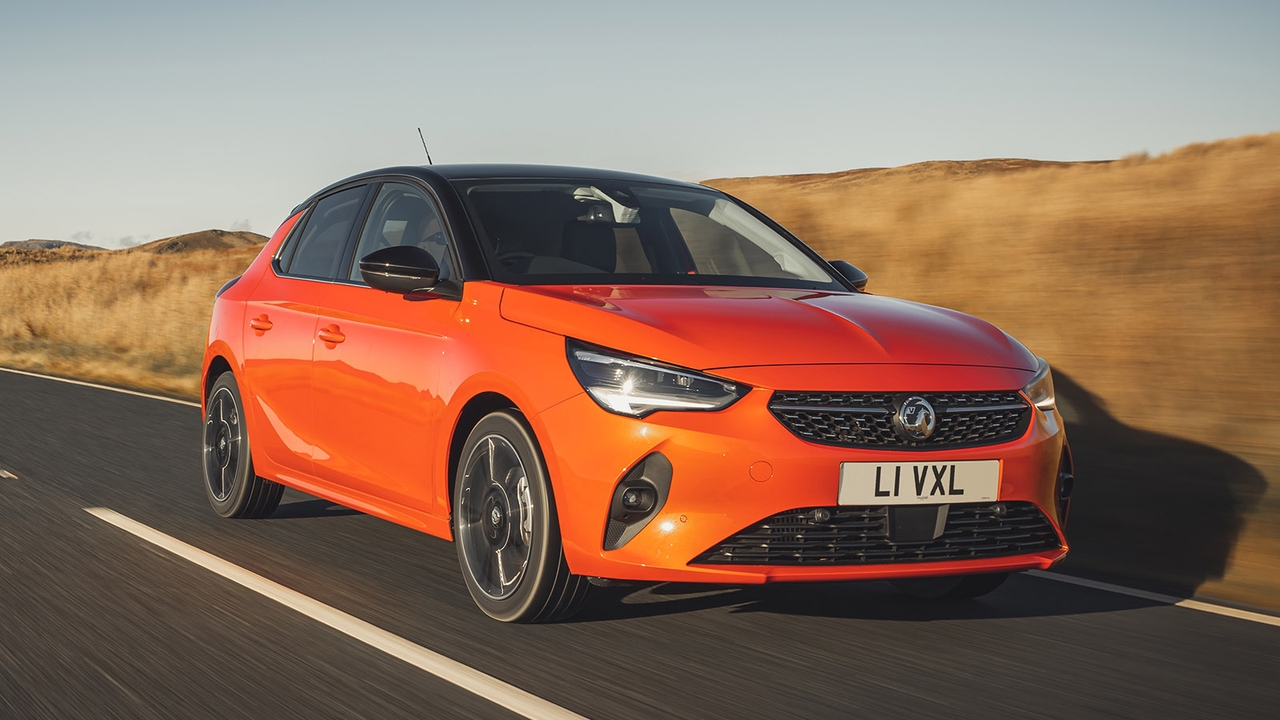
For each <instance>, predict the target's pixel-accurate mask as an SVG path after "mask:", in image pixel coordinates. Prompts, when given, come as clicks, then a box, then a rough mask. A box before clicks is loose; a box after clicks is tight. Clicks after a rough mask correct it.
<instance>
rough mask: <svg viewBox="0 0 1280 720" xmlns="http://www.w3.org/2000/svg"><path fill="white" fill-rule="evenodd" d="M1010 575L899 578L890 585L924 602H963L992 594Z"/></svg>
mask: <svg viewBox="0 0 1280 720" xmlns="http://www.w3.org/2000/svg"><path fill="white" fill-rule="evenodd" d="M1009 575H1010V573H992V574H989V575H952V576H949V577H922V578H900V579H898V580H891V581H890V583H892V584H893V587H894V588H895V589H897V591H898V592H900V593H904V594H907V595H911V596H912V597H918V598H923V599H925V600H965V599H969V598H976V597H981V596H983V595H986V594H987V593H989V592H992V591H993V590H995V589H996V588H998V587H1000V586H1001V585H1003V584H1004V581H1005V580H1008V579H1009Z"/></svg>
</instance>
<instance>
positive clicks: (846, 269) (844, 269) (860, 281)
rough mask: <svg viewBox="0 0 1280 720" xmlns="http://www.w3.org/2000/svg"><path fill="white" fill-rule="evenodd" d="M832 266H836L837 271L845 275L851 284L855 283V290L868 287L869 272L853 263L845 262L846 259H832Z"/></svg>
mask: <svg viewBox="0 0 1280 720" xmlns="http://www.w3.org/2000/svg"><path fill="white" fill-rule="evenodd" d="M831 267H833V268H835V269H836V272H838V273H840V274H841V275H843V276H844V279H845V280H848V281H849V284H850V285H853V287H854V289H855V290H866V289H867V274H866V273H864V272H862V271H861V270H859V269H858V268H856V267H854V266H853V264H852V263H848V262H845V261H844V260H832V261H831Z"/></svg>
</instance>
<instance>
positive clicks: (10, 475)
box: [0, 470, 18, 480]
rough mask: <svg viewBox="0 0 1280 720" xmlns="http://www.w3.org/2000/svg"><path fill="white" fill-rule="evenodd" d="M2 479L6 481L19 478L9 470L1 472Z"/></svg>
mask: <svg viewBox="0 0 1280 720" xmlns="http://www.w3.org/2000/svg"><path fill="white" fill-rule="evenodd" d="M0 479H4V480H17V479H18V476H17V475H14V474H13V473H11V472H9V471H8V470H0Z"/></svg>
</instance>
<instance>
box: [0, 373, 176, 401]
mask: <svg viewBox="0 0 1280 720" xmlns="http://www.w3.org/2000/svg"><path fill="white" fill-rule="evenodd" d="M0 372H7V373H13V374H14V375H26V376H27V377H33V378H42V379H44V380H56V381H57V382H62V383H67V384H68V385H80V386H82V387H91V388H97V389H99V390H110V391H111V392H118V393H123V394H125V395H136V396H137V397H144V398H150V399H152V400H163V401H165V402H170V403H174V404H177V405H187V406H189V407H200V403H196V402H191V401H190V400H179V399H177V398H171V397H165V396H163V395H152V394H151V393H144V392H138V391H137V390H126V389H124V388H118V387H111V386H110V385H99V384H98V383H91V382H85V381H84V380H72V379H71V378H64V377H58V376H57V375H44V374H41V373H33V372H29V371H27V370H15V369H13V368H7V367H0Z"/></svg>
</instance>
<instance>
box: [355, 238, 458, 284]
mask: <svg viewBox="0 0 1280 720" xmlns="http://www.w3.org/2000/svg"><path fill="white" fill-rule="evenodd" d="M360 277H361V278H364V281H365V282H366V283H368V285H369V287H371V288H377V289H378V290H385V291H387V292H392V293H399V294H401V295H415V294H421V293H429V292H431V291H432V290H433V289H434V288H435V287H436V283H437V282H438V281H439V279H440V266H439V265H437V264H436V259H435V258H434V257H431V253H429V252H427V251H426V250H423V249H422V248H420V247H418V246H416V245H393V246H391V247H387V248H382V249H381V250H375V251H373V252H371V253H369V254H368V255H365V256H364V257H362V258H360Z"/></svg>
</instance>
